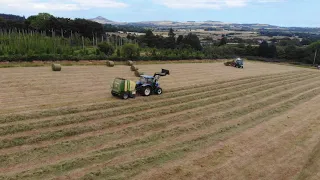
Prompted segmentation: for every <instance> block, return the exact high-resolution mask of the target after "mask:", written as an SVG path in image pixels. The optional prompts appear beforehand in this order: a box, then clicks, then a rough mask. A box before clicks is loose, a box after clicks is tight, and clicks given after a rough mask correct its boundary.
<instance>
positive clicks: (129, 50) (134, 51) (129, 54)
mask: <svg viewBox="0 0 320 180" xmlns="http://www.w3.org/2000/svg"><path fill="white" fill-rule="evenodd" d="M121 54H122V57H125V58H128V59H136V58H137V57H139V56H140V50H139V46H138V45H136V44H125V45H124V46H122V48H121Z"/></svg>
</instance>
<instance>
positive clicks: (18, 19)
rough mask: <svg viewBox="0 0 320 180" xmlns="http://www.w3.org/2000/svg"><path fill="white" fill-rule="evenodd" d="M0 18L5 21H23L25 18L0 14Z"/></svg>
mask: <svg viewBox="0 0 320 180" xmlns="http://www.w3.org/2000/svg"><path fill="white" fill-rule="evenodd" d="M0 18H2V19H5V20H11V21H24V20H26V18H25V17H24V16H17V15H13V14H1V13H0Z"/></svg>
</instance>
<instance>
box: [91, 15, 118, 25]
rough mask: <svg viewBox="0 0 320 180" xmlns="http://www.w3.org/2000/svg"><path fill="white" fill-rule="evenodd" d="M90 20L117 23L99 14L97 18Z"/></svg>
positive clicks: (101, 22)
mask: <svg viewBox="0 0 320 180" xmlns="http://www.w3.org/2000/svg"><path fill="white" fill-rule="evenodd" d="M89 20H91V21H94V22H97V23H100V24H117V23H116V22H114V21H111V20H109V19H106V18H104V17H102V16H98V17H96V18H93V19H89Z"/></svg>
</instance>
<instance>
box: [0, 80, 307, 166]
mask: <svg viewBox="0 0 320 180" xmlns="http://www.w3.org/2000/svg"><path fill="white" fill-rule="evenodd" d="M303 83H304V84H305V82H303ZM301 84H302V83H301ZM296 85H297V84H292V85H291V86H292V87H295V86H296ZM291 86H287V87H286V88H284V87H283V88H282V89H288V88H290V87H291ZM276 89H278V91H280V88H279V87H277V88H276ZM275 92H276V91H268V92H267V93H264V94H263V92H260V93H258V94H256V95H251V96H252V97H249V96H248V97H247V96H244V97H242V99H244V101H241V102H240V101H238V102H237V101H234V102H230V103H229V104H230V105H229V106H225V105H223V104H220V105H217V106H216V108H214V109H216V111H221V110H224V111H228V110H232V107H233V106H234V105H237V104H240V103H242V104H245V103H248V102H250V101H253V100H255V99H256V98H258V97H260V96H261V95H262V94H263V95H264V96H262V97H264V98H266V96H270V95H274V94H276V93H275ZM260 94H261V95H260ZM213 107H214V106H213ZM230 108H231V109H230ZM234 109H235V110H236V108H234ZM208 110H209V109H208ZM208 110H200V112H199V111H197V112H196V114H194V115H192V116H191V115H188V117H187V118H186V117H184V116H182V117H180V118H182V119H183V122H184V124H182V125H179V124H181V123H179V122H180V121H179V119H178V117H177V118H174V119H175V120H174V121H172V124H170V127H169V129H171V130H172V129H174V128H175V127H177V126H179V127H182V126H187V125H190V124H192V123H193V124H194V122H193V121H192V118H193V117H196V116H198V115H202V116H204V115H205V114H203V112H205V111H207V112H208ZM212 110H213V109H212V108H211V112H212ZM221 113H222V112H220V113H219V114H221ZM215 116H218V114H215ZM166 118H167V117H163V118H162V119H166ZM204 118H205V117H204ZM186 119H188V120H189V121H191V122H189V121H188V122H185V121H186ZM176 122H178V124H177V125H176V124H175V123H176ZM153 123H154V122H153ZM167 123H168V122H161V123H160V124H162V125H160V127H161V128H166V127H167V126H165V125H166V124H167ZM142 125H146V124H142ZM150 127H159V125H156V124H152V123H150V125H147V126H145V127H144V128H139V127H138V129H133V128H134V127H131V128H130V129H128V130H129V131H132V133H135V132H138V131H141V130H143V131H144V133H146V131H150V130H152V129H153V128H151V129H150ZM122 128H125V127H121V129H122ZM126 128H127V127H126ZM118 130H120V128H119V129H118ZM128 130H123V131H124V132H121V131H120V132H110V131H109V133H110V136H111V135H113V134H116V135H119V134H121V133H122V134H124V135H126V136H130V134H129V131H128ZM156 130H157V132H160V131H162V132H163V130H166V129H160V130H158V129H156ZM152 132H153V133H155V132H154V131H152ZM144 135H146V134H144ZM109 138H111V137H109ZM120 138H121V137H120ZM108 142H110V140H109V141H108ZM99 148H101V149H102V148H104V147H99ZM78 149H79V148H78ZM90 149H93V150H97V147H96V146H95V147H93V148H89V149H88V148H86V151H90ZM70 153H71V152H70ZM41 154H43V153H41ZM73 154H74V152H73ZM81 154H82V152H81ZM24 156H27V155H24ZM28 157H30V155H29V156H28ZM17 158H19V157H16V158H15V159H17ZM59 158H62V157H61V155H59ZM1 159H2V161H3V162H7V161H6V160H5V159H4V158H1ZM10 159H13V156H12V155H10ZM19 159H20V158H19ZM42 163H44V162H42ZM42 163H41V164H42ZM6 164H7V165H8V163H6Z"/></svg>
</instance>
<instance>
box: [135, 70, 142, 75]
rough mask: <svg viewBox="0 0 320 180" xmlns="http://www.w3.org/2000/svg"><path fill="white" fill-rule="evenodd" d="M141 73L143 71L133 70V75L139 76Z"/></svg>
mask: <svg viewBox="0 0 320 180" xmlns="http://www.w3.org/2000/svg"><path fill="white" fill-rule="evenodd" d="M143 74H144V73H142V72H139V71H138V70H136V71H134V75H135V76H136V77H140V76H141V75H143Z"/></svg>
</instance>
